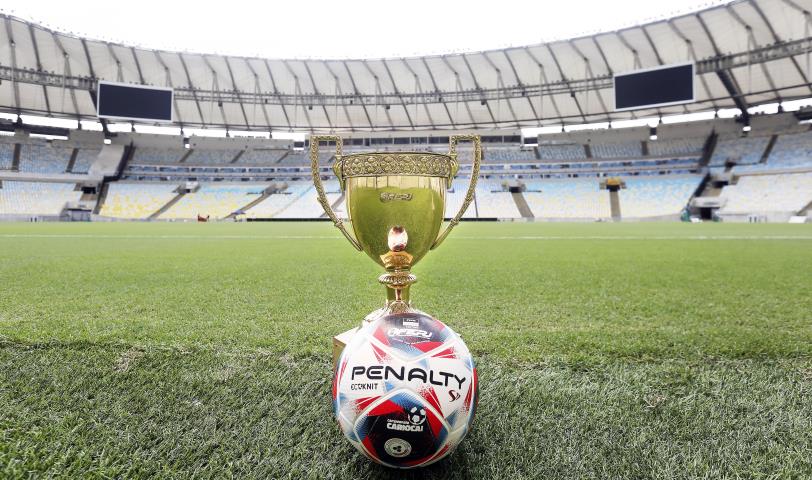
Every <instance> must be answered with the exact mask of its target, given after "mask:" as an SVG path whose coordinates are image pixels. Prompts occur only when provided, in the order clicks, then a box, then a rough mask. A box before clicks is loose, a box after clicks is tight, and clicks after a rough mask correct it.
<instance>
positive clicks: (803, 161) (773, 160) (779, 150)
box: [734, 131, 812, 173]
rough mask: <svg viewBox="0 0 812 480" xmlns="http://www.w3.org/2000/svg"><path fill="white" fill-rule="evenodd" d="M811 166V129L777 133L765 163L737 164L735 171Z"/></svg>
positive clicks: (762, 170)
mask: <svg viewBox="0 0 812 480" xmlns="http://www.w3.org/2000/svg"><path fill="white" fill-rule="evenodd" d="M782 168H812V131H807V132H801V133H788V134H783V135H779V136H778V139H777V140H776V142H775V145H773V149H772V151H771V152H770V156H769V157H768V158H767V162H766V163H757V164H754V165H742V166H737V167H736V168H735V169H734V172H736V173H745V172H767V171H770V170H776V169H782Z"/></svg>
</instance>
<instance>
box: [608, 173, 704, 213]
mask: <svg viewBox="0 0 812 480" xmlns="http://www.w3.org/2000/svg"><path fill="white" fill-rule="evenodd" d="M623 181H624V182H625V183H626V188H625V189H622V190H621V191H620V192H619V194H620V206H621V212H622V216H623V217H624V218H648V217H665V216H677V215H679V214H680V213H681V212H682V210H683V209H684V208H685V207H686V206H687V205H688V201H689V200H690V198H691V196H692V195H693V194H694V192H695V191H696V189H697V188H698V187H699V184H700V182H702V176H701V175H686V176H651V177H643V176H640V177H625V178H624V179H623Z"/></svg>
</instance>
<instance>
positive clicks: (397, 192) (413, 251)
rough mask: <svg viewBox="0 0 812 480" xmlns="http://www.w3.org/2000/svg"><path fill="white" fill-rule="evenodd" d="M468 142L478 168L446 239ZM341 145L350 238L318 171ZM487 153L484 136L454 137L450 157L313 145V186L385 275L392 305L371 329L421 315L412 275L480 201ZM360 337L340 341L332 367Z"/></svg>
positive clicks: (316, 139) (337, 169)
mask: <svg viewBox="0 0 812 480" xmlns="http://www.w3.org/2000/svg"><path fill="white" fill-rule="evenodd" d="M466 140H469V141H471V142H472V143H473V146H474V165H473V170H472V171H471V182H470V184H469V185H468V190H467V191H466V194H465V200H464V201H463V203H462V206H461V207H460V210H459V211H458V212H457V214H456V215H455V216H454V217H453V218H452V219H451V221H450V222H449V224H448V225H447V226H446V228H445V229H444V230H443V231H442V233H441V232H440V227H441V226H442V223H443V218H444V214H445V201H446V192H447V191H448V189H449V188H451V182H452V180H453V179H454V176H455V175H456V174H457V171H458V170H459V163H458V162H457V143H458V142H459V141H466ZM331 141H332V142H335V146H336V153H335V163H333V172H334V173H335V175H336V177H338V181H339V184H340V186H341V190H342V192H344V194H345V201H346V205H347V213H348V215H349V220H350V223H351V225H352V231H353V233H354V235H353V234H351V233H350V231H349V230H348V229H347V227H346V226H345V225H344V223H343V222H342V220H341V219H339V218H338V217H337V216H336V214H335V212H333V209H332V207H331V206H330V202H329V200H328V199H327V196H326V195H325V193H324V187H323V186H322V183H321V172H320V168H319V143H320V142H331ZM481 160H482V145H481V142H480V138H479V136H478V135H452V136H451V137H450V140H449V152H448V153H433V152H369V153H351V154H348V155H344V154H343V153H342V140H341V137H340V136H337V135H314V136H311V137H310V165H311V169H312V173H313V184H314V185H315V187H316V192H317V194H318V200H319V203H321V206H322V207H323V208H324V212H325V213H326V214H327V216H328V217H329V218H330V220H332V221H333V224H335V226H336V227H337V228H338V229H339V230H341V233H343V234H344V236H345V237H347V240H349V241H350V243H351V244H352V245H353V246H354V247H355V248H356V249H357V250H359V251H364V252H366V254H367V255H369V257H370V258H372V260H373V261H375V262H376V263H378V264H379V265H380V266H382V267H383V268H384V269H386V272H385V273H383V274H382V275H381V276H380V277H378V281H379V282H380V283H382V284H384V285H385V286H386V303H385V305H384V306H383V308H380V309H378V310H376V311H374V312H372V313H370V314H369V315H367V316H366V317H365V319H364V320H365V321H367V322H371V321H374V320H375V319H377V318H379V317H381V316H383V315H387V314H389V313H404V312H418V313H422V312H419V311H418V310H416V309H414V308H413V307H412V304H411V299H410V297H409V287H410V286H411V285H412V284H413V283H415V282H416V281H417V277H416V276H415V275H414V274H413V273H411V269H412V267H413V266H414V265H415V264H417V262H418V261H420V259H421V258H423V256H425V255H426V253H428V251H429V250H433V249H435V248H437V246H439V245H440V244H441V243H442V242H443V240H445V238H446V237H447V236H448V234H449V232H451V229H453V228H454V227H455V226H456V225H457V224H458V223H459V222H460V218H461V217H462V215H463V214H464V213H465V210H466V209H467V208H468V205H470V203H471V201H472V200H473V198H474V191H475V189H476V182H477V177H478V176H479V165H480V162H481ZM355 330H356V329H351V330H349V331H347V332H344V333H342V334H340V335H338V336H336V337H334V338H333V361H334V362H335V360H336V359H337V358H338V355H339V354H340V353H341V350H342V349H343V348H344V346H345V345H346V343H347V341H348V339H349V338H350V337H351V336H352V334H353V333H354V332H355Z"/></svg>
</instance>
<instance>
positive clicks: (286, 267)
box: [0, 223, 812, 479]
mask: <svg viewBox="0 0 812 480" xmlns="http://www.w3.org/2000/svg"><path fill="white" fill-rule="evenodd" d="M811 227H812V226H810V225H722V224H701V225H693V224H659V223H656V224H522V223H514V224H506V223H502V224H473V223H466V224H463V225H461V226H460V227H458V228H457V230H456V231H455V232H453V233H452V235H451V236H450V237H449V239H448V240H447V241H446V243H444V244H443V246H442V247H441V248H439V249H438V250H437V251H435V252H431V253H430V254H429V255H428V256H427V257H426V259H425V260H423V261H422V262H421V263H420V264H419V265H417V267H416V268H415V269H414V272H415V273H416V274H417V275H418V278H419V282H418V284H417V285H415V286H414V287H413V289H412V297H413V301H414V303H415V304H416V306H417V307H418V308H420V309H422V310H424V311H426V312H429V313H431V314H433V315H434V316H436V317H438V318H440V319H441V320H443V321H445V322H446V323H448V324H450V325H451V326H453V327H454V328H455V330H457V331H458V332H459V333H460V334H461V335H462V336H463V338H464V339H465V340H466V342H467V343H468V346H469V347H470V348H471V350H472V352H473V353H474V355H475V357H476V359H477V362H478V366H479V369H480V379H481V391H480V394H481V400H480V404H479V409H478V411H477V418H476V420H475V422H474V429H473V431H472V432H471V434H470V435H469V436H468V438H467V439H466V440H465V442H464V443H463V444H462V446H461V447H460V449H458V450H457V451H456V452H455V453H454V455H453V456H452V457H450V459H448V460H446V461H443V462H440V463H439V464H437V465H435V466H432V467H430V468H428V469H424V470H420V471H410V472H405V473H404V472H394V471H390V470H387V469H385V468H382V467H378V466H376V465H373V464H371V463H370V462H368V461H366V460H365V459H363V458H362V457H361V456H360V455H359V454H357V453H356V452H355V451H354V450H353V449H352V447H351V446H350V445H349V444H348V443H347V442H346V441H345V440H344V439H343V438H342V436H341V434H340V432H339V430H338V427H337V425H336V424H335V422H334V420H333V418H332V412H331V406H330V397H329V384H330V378H331V365H330V337H331V336H332V335H334V334H336V333H338V332H341V331H343V330H346V329H348V328H350V327H352V326H355V325H357V324H358V323H359V322H360V319H361V318H362V316H363V315H364V314H366V313H368V312H369V311H371V310H373V309H375V308H377V307H379V306H380V304H381V302H382V298H383V295H384V292H383V287H381V286H380V285H378V284H377V282H376V280H375V279H376V277H377V275H378V274H379V270H378V267H377V266H376V265H374V264H373V263H372V262H371V261H370V260H369V259H368V258H366V256H364V255H363V254H359V253H355V252H354V251H353V250H352V248H351V247H350V246H349V244H347V243H346V241H345V240H344V239H343V238H342V237H341V236H340V234H339V233H338V232H337V231H336V230H334V229H333V228H332V226H331V225H328V224H322V223H318V224H313V223H266V224H256V223H254V224H232V223H220V224H162V223H144V224H0V478H27V477H39V476H58V477H59V476H61V477H66V478H132V477H153V478H155V477H158V478H192V477H194V478H228V477H233V478H596V479H597V478H600V479H605V478H663V479H666V478H668V479H671V478H697V477H702V478H765V479H766V478H810V476H812V460H810V457H812V455H811V454H810V452H812V228H811Z"/></svg>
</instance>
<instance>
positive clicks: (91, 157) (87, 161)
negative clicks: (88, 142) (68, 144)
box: [72, 147, 101, 173]
mask: <svg viewBox="0 0 812 480" xmlns="http://www.w3.org/2000/svg"><path fill="white" fill-rule="evenodd" d="M99 152H101V147H81V148H79V152H78V153H77V154H76V163H74V164H73V170H72V173H87V172H88V170H90V166H91V165H92V164H93V162H94V161H95V160H96V157H98V156H99Z"/></svg>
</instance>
